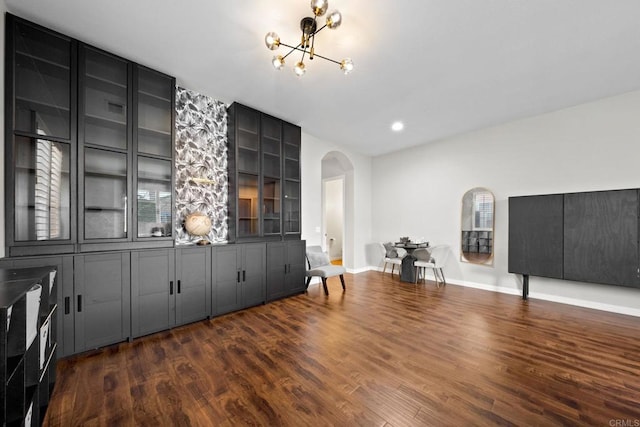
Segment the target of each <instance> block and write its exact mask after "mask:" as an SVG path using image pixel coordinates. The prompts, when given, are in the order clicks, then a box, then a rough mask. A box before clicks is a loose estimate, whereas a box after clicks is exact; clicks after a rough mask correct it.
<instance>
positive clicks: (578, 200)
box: [509, 189, 640, 298]
mask: <svg viewBox="0 0 640 427" xmlns="http://www.w3.org/2000/svg"><path fill="white" fill-rule="evenodd" d="M639 191H640V190H638V189H630V190H612V191H592V192H584V193H567V194H550V195H539V196H523V197H510V198H509V272H511V273H519V274H523V275H524V286H523V297H525V298H526V296H527V293H528V278H529V275H533V276H544V277H552V278H558V279H566V280H574V281H581V282H591V283H601V284H608V285H616V286H627V287H640V251H639V247H638V238H639V221H640V196H639Z"/></svg>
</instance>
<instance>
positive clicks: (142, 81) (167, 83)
mask: <svg viewBox="0 0 640 427" xmlns="http://www.w3.org/2000/svg"><path fill="white" fill-rule="evenodd" d="M172 90H173V81H172V79H171V78H170V77H167V76H164V75H162V74H160V73H157V72H155V71H151V70H147V69H145V68H142V67H139V68H138V112H137V122H138V153H143V154H151V155H156V156H163V157H172V155H173V141H172V125H173V122H172V109H173V105H172Z"/></svg>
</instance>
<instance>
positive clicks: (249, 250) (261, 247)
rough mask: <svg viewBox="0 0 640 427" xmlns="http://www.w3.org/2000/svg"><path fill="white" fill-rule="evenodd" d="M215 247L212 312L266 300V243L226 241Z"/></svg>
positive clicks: (249, 305) (216, 312) (225, 310)
mask: <svg viewBox="0 0 640 427" xmlns="http://www.w3.org/2000/svg"><path fill="white" fill-rule="evenodd" d="M214 251H215V252H214V255H213V259H214V266H213V270H214V277H215V292H214V295H213V305H212V306H213V314H215V315H217V314H224V313H229V312H231V311H236V310H240V309H243V308H246V307H251V306H254V305H258V304H263V303H265V302H266V289H265V263H266V246H265V243H244V244H237V245H225V246H219V247H216V248H214Z"/></svg>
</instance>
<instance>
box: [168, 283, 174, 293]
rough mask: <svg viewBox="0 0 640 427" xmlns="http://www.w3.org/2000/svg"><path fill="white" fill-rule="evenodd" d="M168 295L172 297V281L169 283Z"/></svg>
mask: <svg viewBox="0 0 640 427" xmlns="http://www.w3.org/2000/svg"><path fill="white" fill-rule="evenodd" d="M169 295H173V280H172V281H170V282H169Z"/></svg>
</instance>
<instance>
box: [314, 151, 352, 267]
mask: <svg viewBox="0 0 640 427" xmlns="http://www.w3.org/2000/svg"><path fill="white" fill-rule="evenodd" d="M353 211H354V209H353V164H352V163H351V161H350V160H349V159H348V158H347V156H345V155H344V154H343V153H341V152H339V151H331V152H329V153H327V154H326V155H325V156H324V157H323V158H322V236H323V239H322V246H323V248H324V250H325V251H327V252H328V253H329V256H330V257H331V259H332V260H334V261H338V260H340V261H341V263H342V264H343V265H344V266H345V267H347V268H349V267H351V266H352V265H353V229H354V228H353Z"/></svg>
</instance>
